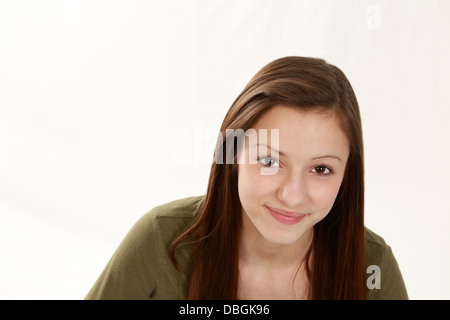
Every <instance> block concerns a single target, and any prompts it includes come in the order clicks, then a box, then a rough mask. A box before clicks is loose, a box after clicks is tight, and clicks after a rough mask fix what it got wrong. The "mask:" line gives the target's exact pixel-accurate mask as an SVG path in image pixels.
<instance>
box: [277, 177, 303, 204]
mask: <svg viewBox="0 0 450 320" xmlns="http://www.w3.org/2000/svg"><path fill="white" fill-rule="evenodd" d="M278 198H279V200H280V201H283V202H284V203H285V204H286V206H288V207H290V208H295V207H298V206H299V205H301V204H303V203H304V202H305V201H306V198H307V188H306V181H305V177H304V176H303V174H301V173H297V174H289V175H286V178H285V179H284V180H283V182H282V184H281V185H280V188H279V190H278Z"/></svg>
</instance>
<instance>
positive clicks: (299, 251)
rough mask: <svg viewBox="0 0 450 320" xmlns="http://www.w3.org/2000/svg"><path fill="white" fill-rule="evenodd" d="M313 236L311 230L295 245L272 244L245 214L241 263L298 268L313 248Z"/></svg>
mask: <svg viewBox="0 0 450 320" xmlns="http://www.w3.org/2000/svg"><path fill="white" fill-rule="evenodd" d="M313 234H314V232H313V229H310V230H308V231H307V232H305V233H304V234H303V235H302V236H301V237H300V238H299V239H298V240H297V241H295V242H294V243H291V244H287V245H284V244H277V243H272V242H269V241H267V240H266V239H265V238H264V237H263V236H262V235H261V234H260V233H259V231H258V230H257V229H256V228H255V226H254V225H253V223H252V222H251V221H250V219H249V218H248V216H247V215H246V214H245V213H244V214H243V215H242V229H241V236H240V241H239V261H240V263H243V264H247V265H248V264H251V265H254V266H259V267H267V268H278V269H279V268H291V267H295V266H298V265H299V264H300V263H301V262H302V261H303V258H304V257H305V255H306V253H307V252H308V250H309V247H310V246H311V242H312V238H313Z"/></svg>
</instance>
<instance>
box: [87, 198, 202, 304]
mask: <svg viewBox="0 0 450 320" xmlns="http://www.w3.org/2000/svg"><path fill="white" fill-rule="evenodd" d="M203 198H204V196H195V197H188V198H183V199H179V200H175V201H171V202H169V203H166V204H162V205H159V206H156V207H154V208H153V209H152V210H150V211H149V212H147V213H146V214H145V215H143V216H142V217H141V218H140V219H139V220H138V221H137V222H136V223H135V224H134V225H133V227H132V228H131V230H130V231H129V232H128V233H127V235H126V236H125V238H124V239H123V240H122V242H121V244H120V245H119V247H118V248H117V250H116V251H115V253H114V254H113V256H112V258H111V259H110V261H109V262H108V264H107V266H106V267H105V269H104V270H103V272H102V274H101V275H100V277H99V278H98V280H97V282H96V283H95V284H94V286H93V287H92V289H91V290H90V292H89V293H88V295H87V296H86V299H148V298H152V299H182V298H184V295H185V291H186V283H187V274H186V270H187V264H188V261H189V252H188V251H181V252H179V256H181V257H180V258H181V259H182V261H183V267H184V269H186V270H184V269H183V268H182V269H183V271H185V272H183V273H182V274H180V273H178V271H177V270H175V268H174V267H173V265H172V263H171V261H170V258H169V255H168V248H169V246H170V245H171V243H172V242H173V241H174V240H175V239H176V238H177V237H178V236H180V235H181V234H182V233H183V232H185V231H186V230H187V229H189V227H190V226H191V225H192V224H193V223H194V221H195V219H196V217H197V215H198V212H199V210H200V206H201V203H202V201H203Z"/></svg>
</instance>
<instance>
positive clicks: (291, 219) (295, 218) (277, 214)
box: [265, 206, 306, 225]
mask: <svg viewBox="0 0 450 320" xmlns="http://www.w3.org/2000/svg"><path fill="white" fill-rule="evenodd" d="M265 207H266V208H267V211H269V213H270V214H271V216H272V217H273V218H274V219H275V220H277V221H278V222H280V223H282V224H288V225H292V224H296V223H299V222H300V221H302V219H303V218H304V217H305V216H306V214H304V213H298V212H290V211H285V210H281V209H275V208H271V207H268V206H265Z"/></svg>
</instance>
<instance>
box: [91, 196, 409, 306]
mask: <svg viewBox="0 0 450 320" xmlns="http://www.w3.org/2000/svg"><path fill="white" fill-rule="evenodd" d="M203 199H204V196H195V197H189V198H185V199H180V200H175V201H172V202H170V203H167V204H164V205H161V206H158V207H155V208H154V209H153V210H151V211H150V212H149V213H147V214H146V215H144V216H143V217H142V218H141V219H139V220H138V222H137V223H136V224H135V225H134V226H133V228H132V229H131V230H130V232H129V233H128V234H127V236H126V237H125V239H124V240H123V241H122V243H121V244H120V246H119V248H118V249H117V250H116V252H115V253H114V255H113V256H112V258H111V259H110V261H109V262H108V264H107V265H106V267H105V269H104V270H103V272H102V273H101V275H100V277H99V278H98V279H97V281H96V282H95V284H94V286H93V287H92V288H91V290H90V291H89V293H88V294H87V296H86V297H85V299H106V300H113V299H139V300H141V299H185V298H186V294H187V287H188V274H189V256H190V252H191V250H189V245H187V246H181V247H180V248H179V249H177V251H176V258H177V261H178V263H179V268H180V271H181V272H178V271H177V270H176V269H175V267H174V266H173V265H172V262H171V260H170V258H169V254H168V248H169V246H170V244H171V243H172V242H173V241H174V240H175V239H176V238H177V237H178V236H180V235H181V234H182V233H183V232H184V231H186V230H187V229H189V227H190V226H191V225H192V224H193V222H194V221H195V219H196V217H197V216H198V215H197V214H198V211H199V208H200V204H201V203H202V201H203ZM365 248H366V265H367V267H368V269H367V285H368V288H369V290H368V292H369V293H368V299H383V300H384V299H408V295H407V292H406V288H405V284H404V282H403V278H402V275H401V273H400V269H399V267H398V264H397V261H396V260H395V257H394V255H393V253H392V250H391V248H390V247H389V246H388V245H387V244H386V243H385V241H384V240H383V238H381V237H380V236H378V235H377V234H375V233H374V232H372V231H370V230H368V229H366V247H365ZM370 266H372V267H370ZM374 266H375V267H374ZM377 268H378V270H377Z"/></svg>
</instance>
